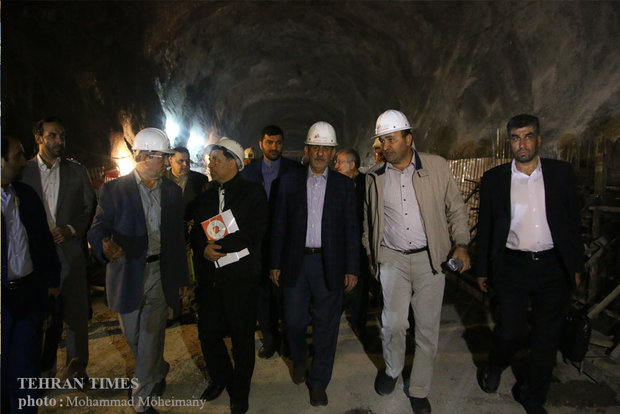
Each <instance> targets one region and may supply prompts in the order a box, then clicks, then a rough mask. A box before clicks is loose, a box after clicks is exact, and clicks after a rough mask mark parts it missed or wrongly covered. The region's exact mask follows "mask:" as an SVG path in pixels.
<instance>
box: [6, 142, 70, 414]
mask: <svg viewBox="0 0 620 414" xmlns="http://www.w3.org/2000/svg"><path fill="white" fill-rule="evenodd" d="M25 165H26V158H25V157H24V150H23V148H22V146H21V144H20V142H19V140H17V139H16V138H13V137H8V136H3V137H2V169H1V171H2V363H1V366H2V380H1V384H2V412H3V413H9V412H11V413H14V412H18V407H19V405H18V399H20V398H28V397H30V398H33V399H34V398H37V392H38V391H37V389H36V388H35V389H30V388H28V387H25V388H24V387H21V386H20V385H19V384H18V378H24V377H28V378H37V377H39V373H40V368H39V358H40V355H41V339H42V335H43V332H42V324H43V319H44V317H45V312H46V308H45V303H46V296H47V295H48V294H51V295H54V296H58V294H59V293H60V291H59V290H58V285H59V283H60V262H59V261H58V256H57V254H56V248H55V246H54V240H53V239H52V235H51V233H50V231H49V228H48V226H47V220H46V216H45V209H44V208H43V204H41V200H40V199H39V197H38V196H37V194H36V193H35V192H34V190H33V189H32V188H30V187H29V186H27V185H26V184H23V183H20V182H16V181H17V180H18V179H19V177H20V176H21V173H22V170H23V169H24V166H25ZM19 412H23V413H36V412H37V407H36V406H35V407H23V408H22V409H21V410H19Z"/></svg>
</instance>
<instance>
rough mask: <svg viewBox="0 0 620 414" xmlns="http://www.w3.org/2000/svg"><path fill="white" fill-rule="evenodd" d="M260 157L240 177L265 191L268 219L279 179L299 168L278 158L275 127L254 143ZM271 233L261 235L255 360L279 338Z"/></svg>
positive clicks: (267, 354) (274, 348)
mask: <svg viewBox="0 0 620 414" xmlns="http://www.w3.org/2000/svg"><path fill="white" fill-rule="evenodd" d="M258 145H259V147H260V149H261V151H262V152H263V158H261V159H260V161H258V162H252V163H250V164H248V165H246V166H245V168H244V169H243V170H242V171H241V175H242V176H243V177H244V178H246V179H248V180H251V181H256V182H259V183H261V184H262V185H263V187H264V188H265V192H266V193H267V198H268V199H269V204H270V217H271V216H272V214H273V208H274V205H275V199H276V194H277V191H278V189H277V187H278V183H279V181H280V177H282V176H283V175H284V174H286V173H288V172H289V171H291V170H294V169H296V168H300V167H301V166H300V165H299V163H297V162H295V161H293V160H290V159H288V158H285V157H283V156H282V148H283V146H284V132H282V130H281V129H280V127H278V126H276V125H268V126H266V127H265V128H263V130H262V132H261V136H260V140H259V141H258ZM270 238H271V232H270V231H269V230H268V231H267V232H266V233H265V238H264V239H263V244H262V255H263V261H262V270H261V280H260V285H259V288H258V324H259V326H260V329H261V332H262V334H263V345H262V346H261V347H260V349H259V350H258V356H259V358H271V356H272V355H273V354H274V353H275V352H276V351H277V350H278V349H280V340H281V335H280V331H279V329H278V324H279V320H280V308H281V303H280V297H279V295H278V292H277V291H274V286H273V283H271V280H270V279H269V248H270Z"/></svg>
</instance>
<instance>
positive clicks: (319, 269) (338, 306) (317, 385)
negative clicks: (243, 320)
mask: <svg viewBox="0 0 620 414" xmlns="http://www.w3.org/2000/svg"><path fill="white" fill-rule="evenodd" d="M305 144H306V146H305V148H304V152H305V153H306V155H307V156H308V160H309V166H308V168H304V169H299V170H297V171H294V172H291V173H290V174H287V175H285V176H283V177H282V181H281V183H280V186H279V188H278V195H277V198H276V207H275V214H274V215H273V225H272V237H271V264H270V265H271V271H270V273H271V279H272V281H273V283H274V284H275V285H276V286H282V290H283V293H284V319H285V322H286V323H285V325H286V330H287V338H288V341H289V347H290V354H291V359H292V361H293V370H292V379H293V382H294V383H296V384H301V383H303V382H305V381H306V378H307V381H308V387H309V390H310V404H312V405H313V406H322V405H327V393H326V392H325V390H326V389H327V385H328V384H329V381H330V379H331V375H332V369H333V365H334V356H335V353H336V345H337V342H338V328H339V325H340V316H341V314H342V301H343V296H344V295H343V290H344V289H346V290H347V291H349V290H351V289H353V287H354V286H355V284H356V283H357V277H358V275H359V265H360V261H359V249H360V242H359V240H360V230H359V222H358V218H357V215H356V213H355V190H354V188H353V181H351V180H350V179H348V178H347V177H345V176H343V175H342V174H339V173H337V172H335V171H331V170H329V168H328V165H329V163H330V161H331V160H332V158H333V156H334V153H335V147H336V145H337V144H338V143H337V141H336V132H335V131H334V128H333V127H332V126H331V125H330V124H328V123H327V122H317V123H315V124H314V125H312V127H310V129H309V131H308V136H307V139H306V142H305ZM310 305H312V306H310ZM310 307H311V309H312V321H313V324H314V326H313V329H312V332H313V334H312V335H313V336H312V343H313V346H314V351H315V352H314V357H313V359H312V364H311V366H310V370H309V372H308V375H307V377H306V353H307V346H306V329H307V325H308V321H309V320H310V314H309V309H310Z"/></svg>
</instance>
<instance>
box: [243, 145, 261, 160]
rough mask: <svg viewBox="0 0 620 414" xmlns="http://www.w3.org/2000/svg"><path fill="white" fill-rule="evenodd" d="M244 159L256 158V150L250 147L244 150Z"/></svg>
mask: <svg viewBox="0 0 620 414" xmlns="http://www.w3.org/2000/svg"><path fill="white" fill-rule="evenodd" d="M244 155H245V158H249V159H251V160H253V159H255V158H258V157H257V156H256V150H255V149H254V148H252V147H249V148H246V149H245V151H244Z"/></svg>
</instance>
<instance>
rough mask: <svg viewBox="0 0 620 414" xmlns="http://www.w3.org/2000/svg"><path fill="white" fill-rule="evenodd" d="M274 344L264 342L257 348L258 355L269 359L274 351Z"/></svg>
mask: <svg viewBox="0 0 620 414" xmlns="http://www.w3.org/2000/svg"><path fill="white" fill-rule="evenodd" d="M276 349H277V348H276V346H275V345H274V344H268V343H264V344H263V346H261V347H260V349H259V350H258V357H259V358H262V359H269V358H271V357H272V356H273V354H275V353H276Z"/></svg>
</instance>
